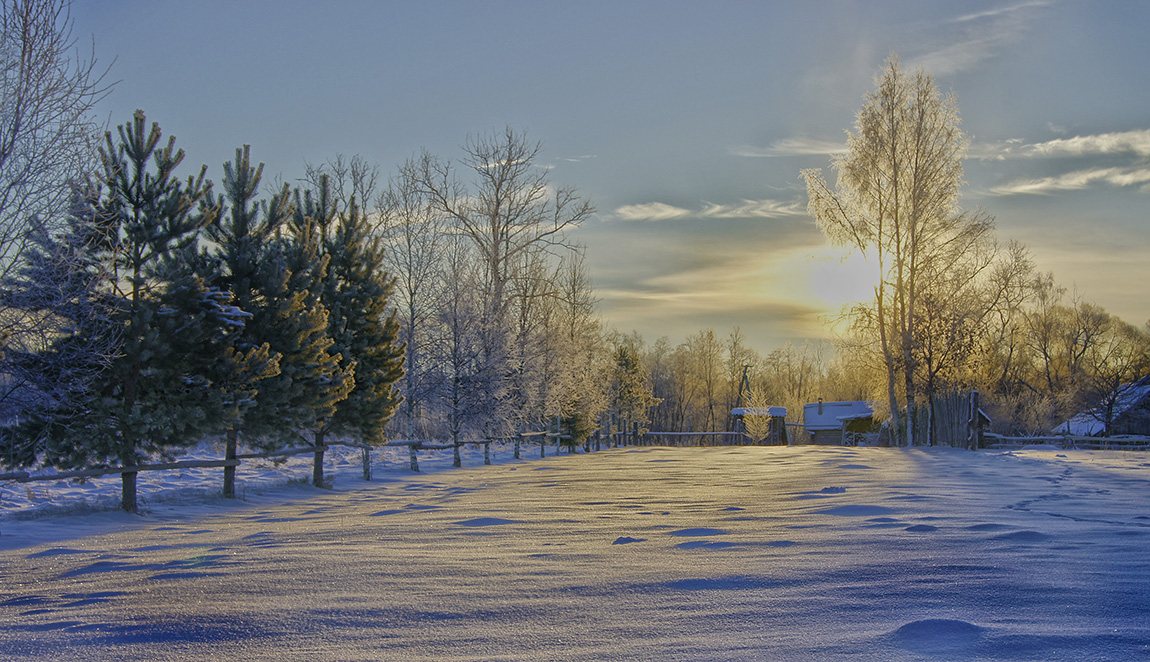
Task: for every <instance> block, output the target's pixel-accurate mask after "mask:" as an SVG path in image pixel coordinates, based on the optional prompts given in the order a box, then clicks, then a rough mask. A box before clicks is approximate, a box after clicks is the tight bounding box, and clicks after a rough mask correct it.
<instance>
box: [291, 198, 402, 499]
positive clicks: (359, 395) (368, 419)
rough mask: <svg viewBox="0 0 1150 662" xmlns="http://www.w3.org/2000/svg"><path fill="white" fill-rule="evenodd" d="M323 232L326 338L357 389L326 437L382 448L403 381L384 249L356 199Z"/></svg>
mask: <svg viewBox="0 0 1150 662" xmlns="http://www.w3.org/2000/svg"><path fill="white" fill-rule="evenodd" d="M324 186H325V188H326V182H324ZM323 197H325V198H326V194H324V195H323ZM327 228H328V229H329V230H330V231H331V232H330V234H328V235H327V236H326V241H325V242H324V246H325V252H326V254H327V256H328V257H329V258H330V262H329V263H328V273H327V278H326V279H325V280H324V283H325V288H324V290H323V304H324V306H325V307H326V308H327V309H328V311H329V317H328V336H329V337H330V338H331V339H332V340H333V341H334V345H333V348H332V349H333V351H336V352H339V355H340V357H341V365H342V366H344V367H345V369H347V370H354V371H355V386H354V388H352V390H351V392H350V393H349V394H348V397H347V399H346V400H343V401H342V402H340V403H338V405H337V406H336V410H335V413H334V415H333V416H332V418H331V419H330V420H329V421H328V425H327V426H326V428H327V429H326V430H325V432H335V433H339V434H346V435H349V436H352V437H353V438H355V439H356V440H358V441H359V442H361V443H366V444H376V443H381V442H383V440H384V428H385V427H386V426H387V423H388V421H390V420H391V417H392V415H393V414H394V413H395V410H396V409H397V408H398V407H399V403H400V397H399V394H398V392H397V390H396V382H398V381H399V380H400V378H402V377H403V356H404V351H403V349H404V348H403V346H402V345H401V344H400V343H399V340H398V339H399V323H398V322H396V320H395V315H394V314H389V313H388V311H387V307H388V297H389V296H390V294H391V289H392V279H391V277H390V276H389V275H388V274H387V272H386V271H385V270H384V268H383V248H382V246H381V244H380V242H379V240H378V238H375V237H371V236H370V235H369V234H368V228H367V223H366V219H365V218H364V216H363V214H362V213H361V212H360V210H359V207H358V206H357V205H356V202H355V200H354V199H352V201H351V204H350V205H349V206H348V208H347V210H346V211H345V212H344V213H342V214H339V215H338V220H337V222H336V223H335V225H334V227H332V226H330V225H329V226H327ZM316 446H317V449H318V450H317V451H316V462H315V464H314V471H313V474H314V475H313V482H314V483H315V484H316V485H317V486H318V485H322V484H323V453H324V450H325V447H324V446H323V444H321V443H319V442H318V441H317V444H316Z"/></svg>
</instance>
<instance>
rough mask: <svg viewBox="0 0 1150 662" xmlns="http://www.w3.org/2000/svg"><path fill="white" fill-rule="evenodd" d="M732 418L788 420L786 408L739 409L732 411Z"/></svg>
mask: <svg viewBox="0 0 1150 662" xmlns="http://www.w3.org/2000/svg"><path fill="white" fill-rule="evenodd" d="M731 416H774V417H776V418H786V416H787V408H786V407H738V408H737V409H732V410H731Z"/></svg>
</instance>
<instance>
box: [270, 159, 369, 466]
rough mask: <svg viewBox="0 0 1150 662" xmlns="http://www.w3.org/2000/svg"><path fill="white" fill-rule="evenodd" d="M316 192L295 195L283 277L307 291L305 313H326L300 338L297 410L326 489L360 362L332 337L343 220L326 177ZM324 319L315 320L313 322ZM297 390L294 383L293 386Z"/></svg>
mask: <svg viewBox="0 0 1150 662" xmlns="http://www.w3.org/2000/svg"><path fill="white" fill-rule="evenodd" d="M321 181H322V182H324V183H325V185H323V186H320V187H319V189H318V191H317V192H316V193H315V194H313V193H312V192H311V191H306V192H302V193H301V192H300V191H299V190H297V191H296V192H295V212H294V214H293V216H292V220H291V222H290V223H289V228H290V231H291V240H290V241H289V242H287V244H286V245H285V246H284V251H283V254H282V263H283V268H282V273H283V276H284V281H283V284H284V289H285V292H295V293H303V296H302V297H301V298H300V300H299V303H300V304H302V306H303V309H304V310H308V311H322V320H323V322H324V325H323V326H322V327H317V326H311V325H308V328H307V333H306V334H305V335H301V336H299V338H300V339H301V340H303V339H306V340H308V341H309V344H307V345H306V346H302V347H301V348H300V350H301V351H300V355H299V359H300V360H301V363H300V370H299V371H298V373H294V374H296V375H297V376H298V378H299V379H300V380H301V381H300V386H299V387H297V388H305V389H306V393H307V395H304V396H303V400H301V401H300V402H299V403H298V404H299V407H298V408H296V411H297V412H298V413H300V414H301V415H303V416H304V417H305V418H306V419H307V420H306V422H305V425H304V427H303V429H308V430H310V431H311V433H312V440H313V444H314V446H315V448H316V451H315V455H314V458H313V463H312V467H313V469H312V482H313V483H314V484H315V485H316V486H317V487H323V486H325V485H326V483H325V482H324V479H323V456H324V453H325V451H326V450H327V444H326V443H325V442H326V438H327V435H328V434H329V433H331V432H332V431H333V430H334V429H335V427H336V423H335V421H333V417H334V416H335V413H336V410H337V405H338V403H340V402H342V401H343V400H346V399H347V398H348V397H349V395H350V394H351V393H352V391H353V390H354V389H355V386H356V364H355V361H354V360H352V359H349V358H345V357H344V356H343V354H341V353H340V352H339V351H338V349H337V348H335V347H334V346H335V339H334V338H333V337H332V329H333V328H336V327H337V326H338V325H337V324H336V323H334V322H333V321H332V314H331V312H330V310H329V308H328V306H327V300H328V299H329V298H330V294H329V291H331V290H335V289H338V288H336V287H335V286H334V285H333V282H332V277H331V275H330V274H329V265H330V263H331V257H332V256H331V255H330V254H329V252H328V249H329V241H328V236H329V235H330V234H332V233H334V231H335V227H336V225H337V222H338V214H337V213H336V206H335V202H334V201H333V199H332V196H331V192H330V189H329V188H328V186H326V178H323V179H322V180H321ZM316 321H319V320H318V319H315V318H312V319H311V320H310V322H313V323H314V322H316ZM281 370H284V371H285V374H288V375H292V374H293V372H292V370H291V369H290V368H285V367H283V365H282V362H281ZM293 387H294V383H293Z"/></svg>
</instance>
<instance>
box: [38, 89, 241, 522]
mask: <svg viewBox="0 0 1150 662" xmlns="http://www.w3.org/2000/svg"><path fill="white" fill-rule="evenodd" d="M161 136H162V134H161V131H160V128H159V126H158V125H156V124H154V123H153V124H152V125H151V128H150V130H149V128H148V125H147V120H146V118H145V116H144V113H143V112H142V111H137V112H136V114H135V116H134V118H133V120H132V122H131V123H130V124H126V125H122V126H120V127H119V141H118V143H117V142H114V141H113V137H112V134H111V132H109V133H108V134H107V135H106V145H105V147H103V148H102V149H101V163H102V165H103V176H102V182H101V183H102V184H103V185H104V189H103V191H102V193H101V194H100V196H99V198H98V200H94V204H93V205H91V206H90V209H89V210H86V211H83V212H81V214H80V215H79V216H78V218H79V219H82V220H83V224H85V225H84V230H83V232H84V233H86V234H88V235H89V236H90V237H91V240H90V241H87V242H84V243H83V244H82V247H83V248H82V250H83V255H84V259H85V260H86V261H87V262H88V263H90V264H92V265H96V264H99V265H103V266H102V268H100V269H99V271H98V273H99V280H98V281H97V282H94V283H92V287H91V289H92V290H93V292H92V296H93V297H96V298H97V299H100V300H102V301H107V308H108V320H109V323H108V324H105V325H94V328H91V329H82V330H81V331H80V332H79V333H77V334H72V335H71V336H68V335H64V336H62V337H61V338H60V340H59V341H58V342H56V343H53V346H52V347H51V348H50V349H49V350H48V356H47V357H46V360H50V361H52V360H54V361H59V357H58V356H53V355H58V354H59V352H61V351H62V350H63V348H62V343H63V342H64V341H70V342H76V343H81V344H86V345H90V346H97V347H99V346H106V345H107V344H108V343H110V342H114V343H115V345H116V352H115V353H114V355H112V356H111V357H109V360H108V362H107V366H106V367H105V369H104V370H103V371H101V373H100V374H99V377H98V378H97V379H92V380H91V382H90V388H88V389H86V390H85V391H84V392H83V393H79V394H74V395H75V397H73V398H70V399H66V400H61V401H59V402H57V403H55V406H54V407H52V408H51V409H46V410H44V411H43V412H42V414H43V416H41V417H39V420H38V422H37V423H36V426H37V427H38V429H39V431H40V432H41V433H42V434H43V435H44V436H45V437H46V438H47V440H48V444H47V445H46V446H45V448H46V449H47V452H44V453H42V455H41V458H42V461H43V462H44V463H45V464H48V465H53V466H58V467H65V468H72V467H79V466H90V465H93V464H96V465H106V464H120V465H121V466H123V467H132V466H137V465H139V464H140V463H141V462H142V461H144V460H145V459H147V458H148V457H151V456H155V455H165V454H167V453H169V452H170V451H172V450H174V449H177V448H180V447H183V446H187V445H188V444H190V443H194V442H195V441H197V440H198V439H199V438H201V437H202V436H203V435H205V434H210V433H213V432H216V431H218V430H219V425H220V424H221V422H222V421H223V416H224V412H223V411H221V410H220V409H219V405H220V403H221V398H220V397H218V395H217V394H213V393H212V392H211V389H213V388H214V385H213V383H212V382H211V379H210V375H209V374H205V372H204V367H205V365H207V364H209V363H210V362H211V360H212V358H213V356H214V354H215V353H216V352H217V351H218V346H217V341H218V340H219V339H220V338H222V337H223V336H225V335H226V334H227V332H228V329H230V328H234V327H235V326H237V325H239V324H242V314H241V312H240V311H238V310H236V309H235V308H234V307H232V306H230V305H228V303H227V299H228V297H227V295H226V294H224V293H221V292H218V291H213V290H212V289H211V288H210V287H208V286H207V285H206V284H205V283H204V282H203V281H202V279H200V278H198V277H197V276H196V275H195V273H194V270H193V269H192V268H190V266H189V265H188V264H186V261H185V258H190V256H192V255H194V250H195V242H196V237H197V234H198V232H199V230H200V229H201V228H202V227H204V225H206V224H207V223H209V222H211V220H212V218H213V216H214V214H215V213H216V210H215V209H213V208H211V207H206V208H201V202H202V201H203V200H204V199H205V197H206V195H207V194H208V191H209V188H210V184H209V183H208V182H206V181H205V179H204V174H205V170H206V169H201V171H200V173H199V176H198V177H189V178H188V179H187V181H186V182H181V181H180V180H179V179H177V178H176V177H175V176H174V171H175V169H176V168H177V167H178V166H179V164H180V162H181V161H182V160H183V158H184V152H183V150H177V149H176V147H175V140H174V139H173V138H170V139H169V140H168V143H167V144H166V145H165V146H161V145H160V139H161ZM72 234H79V231H74V232H73V233H72ZM75 245H76V246H77V247H79V246H80V245H81V244H75ZM89 334H95V335H94V336H93V335H89ZM122 476H123V481H122V482H123V489H122V496H121V507H122V508H123V509H124V510H126V511H128V512H136V510H137V502H136V473H135V472H125V473H123V474H122Z"/></svg>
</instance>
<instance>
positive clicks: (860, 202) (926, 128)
mask: <svg viewBox="0 0 1150 662" xmlns="http://www.w3.org/2000/svg"><path fill="white" fill-rule="evenodd" d="M876 84H877V87H876V89H875V90H874V91H873V92H870V93H868V94H867V95H866V96H865V97H864V103H863V107H862V109H861V110H859V112H858V115H857V117H856V119H855V129H854V131H848V132H847V151H846V153H845V154H843V155H841V156H839V157H837V158H836V159H835V160H834V162H833V168H834V170H835V172H836V175H837V181H836V185H835V187H833V188H832V187H831V186H830V185H829V184H828V183H827V182H826V180H824V179H823V176H822V174H821V172H820V171H819V170H805V171H803V173H802V174H803V177H804V179H805V180H806V184H807V193H808V195H809V198H810V202H809V206H808V212H809V213H810V214H811V216H813V217H814V218H815V220H816V222H817V223H818V225H819V228H820V229H821V230H822V231H823V233H824V234H826V236H827V237H828V238H829V239H830V240H831V241H832V242H834V243H838V244H842V245H847V246H852V247H854V248H857V249H858V250H860V251H862V252H864V253H867V254H873V255H874V258H875V264H876V265H877V268H878V271H879V276H880V278H879V282H878V285H877V286H876V287H875V298H874V302H873V304H874V307H875V321H876V329H875V331H876V333H877V335H878V337H879V346H880V348H881V352H882V356H883V363H884V366H885V368H886V373H887V388H886V391H887V398H888V400H889V405H890V413H891V417H892V423H893V427H894V429H895V430H896V431H899V432H902V431H904V430H905V432H903V434H904V435H905V436H904V439H905V442H906V444H907V445H913V444H914V443H915V439H914V431H915V411H916V402H915V397H916V394H917V391H918V384H917V382H916V379H917V367H918V365H917V358H918V357H917V356H916V353H915V347H916V344H917V342H918V340H919V334H920V332H919V329H918V328H917V312H918V308H919V306H920V301H919V298H920V296H921V293H922V290H923V287H924V282H923V279H924V277H925V272H924V268H925V266H926V262H927V261H928V259H929V255H930V253H931V251H932V250H933V249H934V248H936V247H937V246H939V245H940V244H942V243H945V242H947V241H948V240H949V239H950V237H951V236H953V234H954V231H955V223H956V221H958V220H959V219H960V218H961V216H960V215H959V214H958V210H957V208H956V207H957V199H958V192H959V186H960V184H961V181H962V159H963V157H964V155H965V153H966V146H967V139H966V137H965V136H964V134H963V132H962V130H961V128H960V126H959V124H960V122H959V117H958V107H957V105H956V103H955V100H954V97H953V96H951V95H947V96H943V95H941V94H940V92H939V90H938V87H937V86H936V85H935V83H934V79H933V78H932V77H931V76H930V75H928V74H927V73H925V72H923V71H921V70H920V71H916V72H915V73H913V74H907V73H905V72H904V71H903V69H902V67H901V66H900V64H899V60H898V58H897V57H894V56H892V57H891V58H890V59H888V60H887V62H886V63H885V64H884V65H883V68H882V70H881V72H880V74H879V76H878V78H877V81H876ZM899 372H901V375H902V378H901V382H902V384H901V386H902V392H903V396H904V397H905V401H906V408H905V412H906V424H905V426H904V425H900V421H899V414H898V412H899V410H900V407H899V402H898V393H897V390H898V386H899V384H898V382H899V379H898V376H897V373H899Z"/></svg>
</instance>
